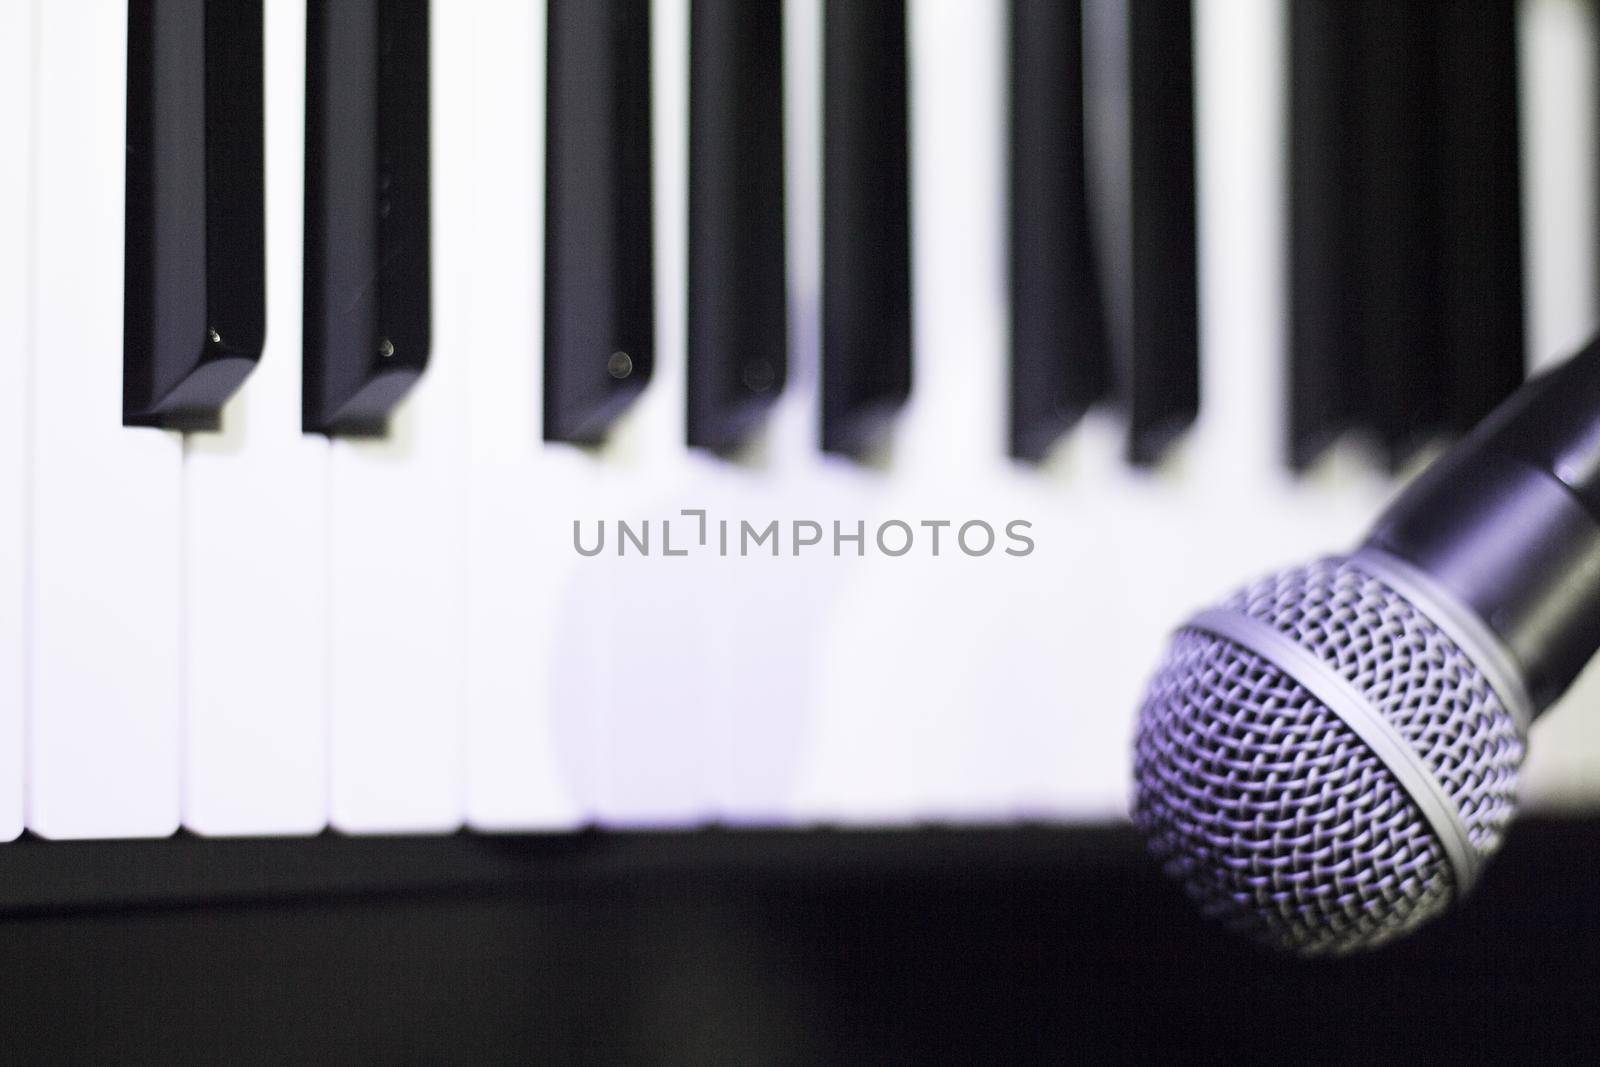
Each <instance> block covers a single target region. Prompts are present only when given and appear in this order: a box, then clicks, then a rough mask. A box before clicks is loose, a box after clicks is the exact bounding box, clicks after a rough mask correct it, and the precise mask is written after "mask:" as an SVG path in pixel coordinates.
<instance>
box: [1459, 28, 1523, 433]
mask: <svg viewBox="0 0 1600 1067" xmlns="http://www.w3.org/2000/svg"><path fill="white" fill-rule="evenodd" d="M1438 17H1439V20H1440V28H1439V34H1440V37H1441V46H1440V57H1439V62H1440V68H1441V69H1440V75H1439V76H1440V80H1441V83H1442V84H1441V87H1440V96H1441V98H1442V99H1443V101H1444V114H1443V115H1442V116H1441V118H1440V126H1441V135H1440V136H1441V140H1442V141H1443V155H1444V158H1443V161H1442V163H1441V170H1442V176H1441V178H1440V181H1439V186H1440V195H1441V199H1442V201H1443V205H1444V206H1443V210H1442V212H1441V214H1442V216H1443V218H1444V223H1443V227H1444V250H1443V259H1444V265H1443V275H1444V277H1443V282H1442V289H1443V296H1442V298H1441V301H1440V303H1441V305H1442V306H1443V307H1444V308H1445V312H1446V316H1447V321H1446V323H1445V347H1446V350H1447V351H1448V353H1449V368H1450V381H1449V383H1448V386H1447V391H1446V395H1445V423H1446V425H1447V426H1448V427H1449V429H1450V430H1451V431H1453V432H1455V433H1465V432H1466V431H1468V430H1470V429H1471V428H1472V427H1473V426H1474V425H1475V424H1476V423H1477V422H1478V421H1479V420H1480V419H1482V418H1483V417H1484V416H1486V415H1488V414H1489V412H1490V411H1491V410H1493V408H1494V406H1495V405H1496V404H1498V403H1499V402H1500V401H1501V400H1504V399H1505V398H1506V397H1507V396H1509V395H1510V394H1511V392H1512V391H1513V390H1515V389H1516V387H1517V386H1519V385H1521V384H1522V379H1523V374H1524V370H1525V368H1526V365H1527V358H1526V351H1527V347H1526V319H1527V316H1526V314H1525V312H1524V305H1525V300H1524V293H1525V291H1526V289H1525V285H1524V282H1523V275H1524V267H1523V240H1522V235H1523V220H1522V215H1523V211H1522V176H1521V152H1520V147H1521V145H1522V144H1523V143H1525V141H1524V138H1523V137H1522V131H1521V123H1520V121H1519V116H1518V110H1517V103H1518V101H1517V97H1518V90H1517V3H1516V0H1488V2H1483V3H1475V4H1459V3H1443V4H1441V5H1440V8H1439V16H1438Z"/></svg>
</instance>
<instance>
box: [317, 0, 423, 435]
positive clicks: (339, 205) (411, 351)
mask: <svg viewBox="0 0 1600 1067" xmlns="http://www.w3.org/2000/svg"><path fill="white" fill-rule="evenodd" d="M428 55H429V49H428V3H427V0H344V2H342V3H338V4H321V3H314V4H311V5H310V6H309V7H308V9H307V20H306V154H305V159H306V171H305V174H306V186H305V196H306V200H305V203H306V207H305V214H306V231H305V234H306V240H305V247H304V256H305V287H304V294H303V295H304V299H305V312H304V319H305V321H304V342H303V343H304V346H305V350H304V370H303V379H304V380H303V384H302V388H303V391H304V405H305V406H304V412H303V415H302V424H303V427H304V429H305V430H306V431H308V432H312V433H323V434H343V435H350V436H380V435H382V434H383V433H384V431H385V429H386V428H387V426H388V421H389V415H390V412H391V411H393V409H394V407H395V405H396V404H398V403H399V401H400V400H401V398H402V397H404V396H405V395H406V393H407V391H408V390H410V389H411V387H412V385H413V383H415V381H416V380H417V377H418V376H419V375H421V374H422V372H423V370H424V369H426V367H427V365H428V352H429V347H430V332H431V326H430V321H429V311H430V304H429V270H430V263H429V232H430V220H429V201H430V197H429V138H428V124H429V117H430V101H429V89H428Z"/></svg>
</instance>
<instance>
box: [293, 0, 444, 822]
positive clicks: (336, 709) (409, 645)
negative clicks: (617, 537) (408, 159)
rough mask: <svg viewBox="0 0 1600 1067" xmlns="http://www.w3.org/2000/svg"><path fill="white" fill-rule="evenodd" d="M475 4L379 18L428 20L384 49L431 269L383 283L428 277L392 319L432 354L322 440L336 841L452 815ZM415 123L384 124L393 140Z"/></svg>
mask: <svg viewBox="0 0 1600 1067" xmlns="http://www.w3.org/2000/svg"><path fill="white" fill-rule="evenodd" d="M473 6H474V5H469V4H456V3H435V4H432V5H429V4H427V3H425V2H424V0H384V7H383V13H384V15H385V16H386V17H388V16H390V15H391V14H392V15H393V16H394V17H396V18H401V20H402V21H401V22H400V23H399V24H397V25H396V26H395V29H396V30H397V31H398V30H400V29H405V30H406V31H408V32H411V31H418V32H420V29H421V27H420V25H418V20H420V19H423V18H426V19H427V24H426V28H427V34H426V38H425V39H426V40H427V42H428V51H427V52H426V53H424V54H415V53H414V52H413V51H412V50H411V48H410V46H408V45H403V44H401V43H399V42H398V41H397V42H396V45H395V48H394V49H393V50H392V51H391V52H389V53H386V55H388V56H393V57H395V59H396V61H400V60H404V61H405V62H407V63H410V64H412V66H410V67H409V68H408V71H407V77H409V78H414V79H419V80H423V81H426V80H427V79H429V78H430V76H431V81H432V84H431V86H430V87H429V88H428V90H427V92H426V93H424V92H422V91H421V89H420V88H419V87H414V88H413V90H412V91H410V92H408V93H407V94H406V95H405V100H406V101H407V106H409V107H416V106H420V105H421V102H422V101H423V100H424V99H426V100H428V101H429V104H430V108H429V110H428V112H426V119H427V123H428V128H429V134H428V138H429V144H430V146H431V149H432V174H431V181H430V184H429V193H430V194H431V205H430V206H429V209H428V210H429V213H430V214H431V217H432V220H433V226H432V247H431V257H432V262H433V264H434V265H433V267H432V268H431V269H430V268H429V267H428V266H427V263H428V259H429V257H428V256H427V255H423V254H421V250H417V249H412V250H411V251H410V252H409V253H408V254H405V255H403V256H401V257H400V258H398V259H397V260H396V261H394V262H393V263H391V264H389V265H387V267H386V268H385V271H386V274H387V275H388V277H389V278H390V280H391V282H392V285H393V287H394V290H395V291H396V292H401V293H407V294H411V293H421V294H427V293H429V292H430V285H429V278H430V276H431V278H432V284H431V295H430V296H429V298H428V301H427V302H428V305H429V306H428V308H427V309H426V310H424V309H421V308H415V307H413V308H410V309H407V311H406V315H408V316H417V317H418V318H415V319H412V320H411V321H412V322H413V323H414V324H415V323H416V322H417V321H419V319H420V318H421V317H423V316H425V317H427V318H431V320H432V331H431V333H432V341H433V348H432V351H431V353H430V352H416V351H415V350H413V352H412V354H411V356H410V357H408V358H410V359H413V360H416V361H418V363H417V364H416V365H418V366H420V361H421V360H423V359H426V361H427V368H428V370H427V373H426V374H425V375H424V376H423V377H422V378H421V379H420V380H419V381H418V382H417V383H416V387H415V388H414V389H412V390H411V392H410V394H409V395H408V397H407V399H406V402H405V403H403V404H402V405H401V406H400V408H399V409H398V410H397V411H396V412H395V414H394V417H393V419H392V421H391V424H390V427H389V432H388V434H387V435H386V436H385V437H382V438H377V439H373V440H366V441H364V440H360V439H353V440H347V439H344V438H335V439H334V440H333V443H332V459H331V473H330V478H329V488H328V525H329V530H330V534H329V536H330V548H329V553H330V554H329V561H328V568H329V569H328V573H329V581H330V584H329V593H328V596H329V612H330V615H329V618H330V622H329V657H330V662H329V675H330V677H329V693H330V700H331V702H332V706H331V727H330V733H329V746H330V747H329V759H330V761H331V765H330V782H331V786H330V788H331V795H330V798H329V803H330V808H329V822H330V823H331V825H332V826H333V827H335V828H336V829H339V830H343V831H347V832H400V831H439V830H450V829H453V828H455V827H456V826H458V825H459V824H460V822H461V819H462V808H463V797H464V786H463V783H462V778H461V775H462V734H463V730H464V726H463V723H462V718H461V715H460V711H459V709H460V708H461V706H462V703H463V700H464V699H465V693H466V674H465V656H466V614H465V613H466V603H465V602H466V582H465V575H466V528H467V519H466V512H467V503H466V478H465V453H466V437H467V428H466V416H467V410H466V396H465V376H466V368H465V361H466V359H467V351H468V345H469V343H470V339H471V319H472V305H471V303H470V298H471V292H470V285H471V276H472V257H473V252H474V245H473V241H472V200H471V196H470V191H471V188H472V186H471V181H472V167H473V162H472V153H471V145H472V129H473V122H474V119H473V95H472V88H473V79H472V46H473V33H472V9H473ZM402 9H403V10H402ZM347 13H348V12H347ZM416 41H417V38H413V39H412V42H413V43H415V42H416ZM423 55H426V56H427V57H428V61H429V63H428V67H427V68H426V69H425V68H422V67H420V66H417V64H421V63H422V60H423ZM430 71H431V75H430ZM422 118H423V116H422V115H412V116H410V117H409V118H400V117H397V118H396V120H395V121H396V124H397V125H398V126H399V127H400V128H402V129H403V128H406V127H408V126H409V125H410V124H412V123H415V122H418V121H421V119H422ZM308 143H313V144H314V142H312V141H310V135H309V131H308ZM405 147H406V149H407V150H415V149H416V148H417V145H415V144H414V143H412V144H407V145H406V146H405ZM396 150H397V151H399V149H398V148H397V149H396ZM395 206H396V208H397V209H399V208H400V207H401V206H402V205H401V204H400V203H398V202H397V203H396V205H395ZM313 225H314V224H311V223H308V227H307V230H308V233H310V232H312V230H313ZM417 299H422V297H420V296H419V297H418V298H417ZM418 328H419V329H420V327H418ZM406 336H408V337H410V338H412V339H413V344H415V343H419V342H420V341H421V340H422V338H423V335H422V334H421V333H417V332H413V333H408V334H407V335H406Z"/></svg>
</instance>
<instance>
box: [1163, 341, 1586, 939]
mask: <svg viewBox="0 0 1600 1067" xmlns="http://www.w3.org/2000/svg"><path fill="white" fill-rule="evenodd" d="M1597 649H1600V342H1597V343H1596V344H1592V345H1591V346H1590V347H1589V348H1587V349H1585V350H1584V351H1583V352H1582V353H1580V354H1579V355H1577V356H1575V357H1573V358H1572V359H1571V360H1569V361H1568V362H1566V363H1565V364H1563V365H1562V366H1560V367H1558V368H1556V369H1554V370H1552V371H1550V372H1548V373H1546V374H1544V375H1541V376H1539V377H1538V378H1535V379H1533V380H1532V381H1530V382H1528V383H1527V384H1526V385H1524V386H1523V387H1522V388H1521V389H1519V390H1518V391H1517V392H1516V393H1515V394H1513V395H1512V396H1511V397H1510V398H1509V399H1507V400H1506V401H1505V403H1504V404H1502V405H1501V406H1500V407H1499V408H1497V409H1496V410H1495V411H1494V413H1492V414H1491V415H1490V416H1489V418H1487V419H1486V420H1485V421H1484V422H1483V423H1482V424H1481V425H1480V426H1479V427H1477V428H1476V429H1475V430H1474V431H1473V432H1472V433H1470V434H1469V435H1468V436H1467V437H1465V438H1464V439H1463V440H1462V441H1460V442H1459V443H1458V444H1457V445H1455V446H1454V447H1453V448H1452V449H1450V450H1449V451H1448V452H1447V453H1446V454H1445V455H1444V456H1442V457H1441V458H1440V459H1439V460H1438V461H1437V462H1436V463H1435V464H1433V465H1432V466H1430V467H1429V468H1428V470H1426V471H1425V472H1423V474H1422V475H1420V476H1419V477H1418V478H1417V479H1416V480H1415V481H1414V482H1413V483H1412V484H1411V485H1410V486H1409V487H1408V488H1407V489H1406V490H1405V491H1403V492H1402V493H1401V494H1400V495H1399V496H1398V497H1397V498H1396V499H1395V501H1394V502H1393V503H1392V504H1391V505H1390V506H1389V507H1388V508H1387V509H1386V510H1385V512H1384V513H1383V514H1382V515H1381V516H1380V517H1379V519H1378V520H1377V522H1376V524H1375V525H1374V527H1373V529H1372V531H1371V533H1370V535H1369V536H1368V538H1367V539H1366V541H1365V542H1364V543H1363V544H1362V545H1361V546H1360V547H1359V548H1358V549H1357V550H1356V551H1355V552H1353V553H1352V554H1350V555H1348V556H1336V557H1329V558H1327V559H1323V560H1318V561H1316V562H1314V563H1311V564H1308V565H1306V566H1303V567H1296V568H1291V569H1289V570H1286V571H1283V572H1280V573H1278V574H1275V575H1272V576H1269V577H1267V578H1265V579H1263V580H1261V581H1258V582H1256V583H1254V584H1253V585H1251V586H1248V587H1246V588H1245V589H1243V590H1241V591H1240V592H1238V593H1237V594H1235V595H1234V596H1233V597H1231V598H1230V599H1228V600H1227V601H1225V602H1224V603H1223V604H1222V605H1220V606H1218V607H1216V608H1212V609H1209V610H1206V611H1202V612H1200V613H1199V614H1198V615H1196V616H1194V617H1193V618H1192V619H1190V620H1189V621H1188V622H1187V623H1186V624H1185V625H1184V626H1183V627H1181V628H1180V629H1179V630H1178V632H1177V633H1176V634H1175V635H1174V637H1173V641H1172V644H1171V646H1170V648H1169V650H1168V654H1167V657H1166V659H1165V661H1164V662H1163V663H1162V665H1161V666H1160V668H1159V669H1158V670H1157V672H1156V674H1155V677H1154V678H1153V679H1152V681H1151V683H1150V687H1149V689H1148V691H1147V694H1146V697H1145V703H1144V706H1143V708H1142V709H1141V713H1140V722H1139V730H1138V736H1137V740H1136V743H1135V759H1134V773H1135V792H1134V804H1133V817H1134V821H1135V823H1136V824H1137V825H1138V826H1139V827H1140V828H1141V829H1142V830H1143V831H1144V832H1145V834H1146V836H1147V838H1148V839H1149V841H1150V845H1151V848H1152V851H1154V852H1155V854H1156V855H1157V856H1158V857H1159V858H1160V859H1161V860H1162V863H1163V866H1164V867H1165V869H1166V870H1167V872H1168V874H1170V875H1171V876H1173V877H1174V878H1176V879H1177V880H1178V881H1180V882H1181V883H1182V884H1183V885H1184V887H1185V889H1186V890H1187V891H1188V892H1189V894H1190V895H1191V896H1192V897H1193V898H1194V899H1195V900H1196V901H1197V903H1198V904H1199V905H1200V907H1201V910H1202V911H1203V912H1205V913H1206V914H1208V915H1210V916H1212V917H1214V918H1217V919H1219V920H1221V921H1223V922H1224V923H1225V924H1226V925H1228V926H1230V927H1232V928H1234V929H1237V930H1239V931H1241V932H1243V933H1245V934H1247V935H1248V936H1251V937H1253V938H1255V939H1256V940H1259V941H1262V942H1264V943H1266V944H1268V945H1271V946H1273V947H1276V948H1279V949H1284V950H1287V951H1291V952H1296V953H1300V954H1304V955H1324V954H1341V953H1346V952H1350V951H1354V950H1358V949H1365V948H1371V947H1374V946H1376V945H1380V944H1383V943H1384V942H1386V941H1388V940H1391V939H1392V938H1394V937H1396V936H1400V935H1402V934H1404V933H1407V932H1408V931H1410V930H1413V929H1415V928H1416V927H1417V926H1418V925H1420V924H1422V923H1423V922H1426V921H1427V920H1428V919H1430V918H1432V917H1434V916H1436V915H1438V914H1440V913H1441V912H1443V911H1444V910H1445V909H1446V908H1447V907H1448V906H1449V905H1450V904H1451V903H1452V902H1453V901H1454V900H1456V899H1459V898H1460V897H1461V896H1462V895H1464V894H1465V893H1467V892H1468V891H1469V890H1470V889H1471V886H1472V884H1473V882H1474V881H1475V880H1476V878H1477V876H1478V873H1479V872H1480V871H1481V869H1482V866H1483V864H1484V863H1485V862H1486V861H1487V859H1488V858H1489V857H1490V856H1491V855H1492V854H1493V853H1494V852H1495V851H1496V850H1497V849H1498V848H1499V846H1500V843H1501V840H1502V839H1503V835H1504V832H1505V829H1506V827H1507V826H1508V825H1509V823H1510V820H1511V817H1512V815H1513V813H1514V810H1515V804H1516V781H1517V772H1518V768H1519V767H1520V764H1521V762H1522V758H1523V754H1524V751H1525V738H1526V732H1527V729H1528V726H1529V725H1530V723H1531V722H1532V721H1533V719H1534V718H1535V717H1536V716H1537V715H1538V714H1539V713H1541V712H1543V711H1544V710H1545V709H1547V708H1548V707H1549V706H1550V705H1551V704H1552V703H1554V702H1555V701H1556V700H1557V699H1558V698H1559V697H1560V695H1561V694H1562V693H1563V692H1564V691H1565V690H1566V688H1567V687H1568V686H1569V685H1570V684H1571V682H1572V681H1573V679H1574V678H1575V677H1576V676H1577V674H1578V672H1579V671H1580V670H1582V668H1583V666H1584V665H1585V664H1586V663H1587V662H1588V661H1589V660H1590V659H1591V658H1592V657H1593V656H1594V654H1595V652H1596V650H1597Z"/></svg>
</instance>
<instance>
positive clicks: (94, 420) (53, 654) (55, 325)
mask: <svg viewBox="0 0 1600 1067" xmlns="http://www.w3.org/2000/svg"><path fill="white" fill-rule="evenodd" d="M34 10H35V15H36V17H37V19H38V21H37V24H36V28H35V34H36V36H35V41H36V42H37V52H36V55H35V63H36V64H37V66H36V70H37V72H38V82H37V93H38V96H37V100H36V104H37V112H36V120H35V122H36V125H35V127H34V130H35V141H34V143H35V146H36V147H35V156H34V159H33V166H34V180H35V182H36V186H35V191H34V205H35V206H34V233H33V246H34V249H35V255H36V259H35V268H34V288H33V292H32V316H33V331H32V346H31V365H32V372H31V398H30V399H31V406H32V417H31V419H30V423H29V425H30V427H31V433H30V444H29V453H30V456H31V466H32V469H31V473H30V477H31V482H32V486H33V490H32V508H31V514H30V516H29V518H30V527H29V532H28V545H29V551H30V553H31V562H32V573H31V578H30V590H31V592H30V593H29V613H28V618H27V623H26V625H27V628H28V642H27V648H28V650H29V659H30V662H29V664H28V667H27V670H26V677H27V678H28V680H29V709H28V727H27V735H28V736H27V753H28V771H27V817H28V826H29V828H30V829H32V830H33V831H34V832H36V833H38V834H40V835H42V836H44V837H142V836H154V835H164V834H168V833H171V832H172V831H173V830H174V829H176V828H177V825H178V804H179V799H178V797H179V781H178V767H179V755H178V749H179V704H180V696H179V691H180V679H181V673H180V671H181V667H180V657H179V647H180V643H179V625H180V624H179V610H180V609H179V596H180V589H181V577H180V575H181V556H180V546H181V544H182V535H181V518H180V479H181V460H182V456H181V443H180V440H179V438H178V436H177V435H176V434H170V433H167V432H165V431H162V430H154V429H128V428H125V427H124V426H123V425H122V385H121V379H122V284H123V271H122V232H123V193H124V187H123V179H124V171H125V168H124V159H125V156H126V143H125V141H124V129H125V120H126V108H127V96H126V87H127V70H128V67H127V57H128V38H127V28H128V8H127V4H126V3H123V2H119V0H68V2H56V0H52V2H50V3H41V4H38V5H37V6H36V7H35V9H34Z"/></svg>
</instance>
